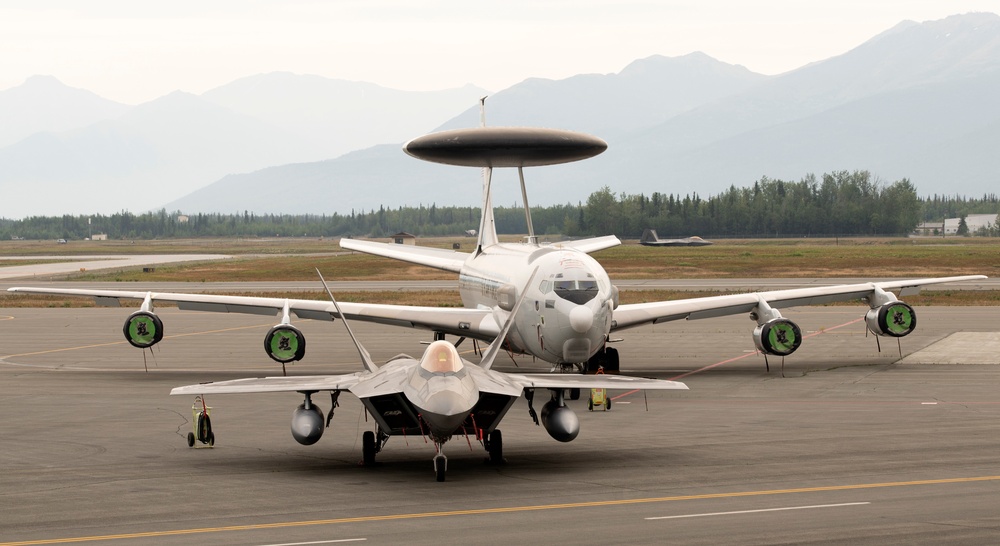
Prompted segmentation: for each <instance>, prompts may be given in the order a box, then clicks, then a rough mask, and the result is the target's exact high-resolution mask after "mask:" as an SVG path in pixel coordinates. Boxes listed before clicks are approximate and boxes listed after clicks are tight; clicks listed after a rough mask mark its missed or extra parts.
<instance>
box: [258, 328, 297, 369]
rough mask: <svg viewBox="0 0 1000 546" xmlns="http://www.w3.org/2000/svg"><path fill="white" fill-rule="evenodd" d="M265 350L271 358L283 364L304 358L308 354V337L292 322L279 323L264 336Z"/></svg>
mask: <svg viewBox="0 0 1000 546" xmlns="http://www.w3.org/2000/svg"><path fill="white" fill-rule="evenodd" d="M264 351H265V352H266V353H267V356H269V357H271V360H274V361H275V362H280V363H282V364H287V363H288V362H294V361H296V360H302V357H303V356H305V354H306V337H305V336H304V335H302V332H301V331H300V330H299V329H298V328H296V327H294V326H292V325H291V324H279V325H277V326H275V327H274V328H271V329H270V330H268V332H267V335H266V336H264Z"/></svg>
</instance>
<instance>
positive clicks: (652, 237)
mask: <svg viewBox="0 0 1000 546" xmlns="http://www.w3.org/2000/svg"><path fill="white" fill-rule="evenodd" d="M659 239H660V237H659V236H657V235H656V230H655V229H649V228H646V231H643V232H642V239H639V242H640V243H655V242H656V241H658V240H659Z"/></svg>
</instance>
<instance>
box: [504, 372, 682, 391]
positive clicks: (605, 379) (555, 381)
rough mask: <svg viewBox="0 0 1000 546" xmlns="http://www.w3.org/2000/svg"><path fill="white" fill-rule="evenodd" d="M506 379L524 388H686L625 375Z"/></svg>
mask: <svg viewBox="0 0 1000 546" xmlns="http://www.w3.org/2000/svg"><path fill="white" fill-rule="evenodd" d="M506 376H507V379H508V380H510V381H511V382H513V383H516V384H519V385H521V387H522V388H526V389H579V388H584V389H643V390H688V387H687V385H685V384H684V383H681V382H679V381H667V380H665V379H647V378H645V377H629V376H627V375H606V374H599V375H575V374H564V373H554V374H513V373H510V374H506Z"/></svg>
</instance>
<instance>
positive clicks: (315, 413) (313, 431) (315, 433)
mask: <svg viewBox="0 0 1000 546" xmlns="http://www.w3.org/2000/svg"><path fill="white" fill-rule="evenodd" d="M323 428H324V419H323V410H321V409H319V408H318V407H317V406H316V405H315V404H310V405H309V408H308V409H307V408H306V405H305V403H302V404H299V407H297V408H295V411H293V412H292V437H293V438H295V441H296V442H298V443H300V444H302V445H304V446H311V445H313V444H315V443H316V442H318V441H319V439H320V437H322V436H323Z"/></svg>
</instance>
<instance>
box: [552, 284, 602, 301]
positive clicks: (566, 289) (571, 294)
mask: <svg viewBox="0 0 1000 546" xmlns="http://www.w3.org/2000/svg"><path fill="white" fill-rule="evenodd" d="M555 292H556V295H557V296H559V297H560V298H562V299H564V300H567V301H571V302H573V303H575V304H577V305H583V304H585V303H587V302H588V301H590V300H592V299H594V298H595V297H597V281H591V280H586V281H556V282H555Z"/></svg>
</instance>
